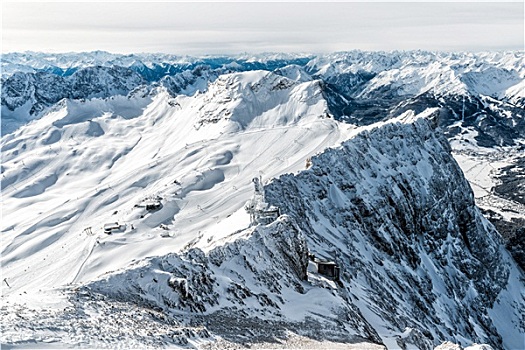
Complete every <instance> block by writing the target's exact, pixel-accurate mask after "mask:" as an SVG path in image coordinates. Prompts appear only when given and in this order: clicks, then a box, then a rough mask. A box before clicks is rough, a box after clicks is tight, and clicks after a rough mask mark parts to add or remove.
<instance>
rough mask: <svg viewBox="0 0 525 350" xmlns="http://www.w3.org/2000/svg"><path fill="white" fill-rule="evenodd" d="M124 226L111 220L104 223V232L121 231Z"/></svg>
mask: <svg viewBox="0 0 525 350" xmlns="http://www.w3.org/2000/svg"><path fill="white" fill-rule="evenodd" d="M125 227H126V226H125V225H120V224H119V223H118V222H112V223H109V224H105V225H104V233H106V234H108V235H110V234H112V233H113V232H117V231H122V230H123V229H124V228H125Z"/></svg>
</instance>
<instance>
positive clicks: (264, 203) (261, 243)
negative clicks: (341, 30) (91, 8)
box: [0, 51, 525, 349]
mask: <svg viewBox="0 0 525 350" xmlns="http://www.w3.org/2000/svg"><path fill="white" fill-rule="evenodd" d="M53 57H54V56H53V55H47V54H32V53H26V54H12V55H11V56H9V57H8V59H6V60H5V61H3V64H4V66H5V67H8V68H9V69H12V71H9V69H8V73H9V74H7V75H5V76H4V77H3V84H2V126H3V127H4V125H8V126H7V129H3V131H2V133H3V134H4V136H3V137H2V141H1V146H2V169H1V170H2V201H3V219H2V253H1V259H2V260H1V262H2V278H3V279H4V281H3V284H2V301H3V302H2V307H1V309H0V312H1V313H2V320H3V321H2V328H3V332H2V336H1V337H2V338H1V342H2V343H9V344H18V345H22V346H30V345H31V344H32V343H33V342H35V341H36V342H37V343H38V344H39V345H42V344H44V343H50V345H51V346H73V345H76V346H79V345H80V346H88V347H115V346H117V345H118V346H124V347H141V348H142V347H159V346H193V347H198V348H203V347H204V348H205V347H206V346H212V345H211V344H214V343H216V342H219V344H221V343H220V342H225V343H224V344H226V345H224V346H232V347H236V346H237V347H240V346H242V344H245V343H246V342H249V343H259V344H268V342H275V341H276V340H278V339H286V338H288V339H296V338H293V337H300V339H302V340H301V341H305V339H309V340H308V341H320V340H321V341H325V342H331V343H330V344H340V343H341V342H344V343H345V344H347V345H348V346H351V345H350V344H356V345H355V346H356V348H363V347H370V348H374V349H375V348H381V344H383V345H386V346H387V347H388V348H411V347H416V348H419V349H432V348H434V347H435V346H437V345H439V344H441V343H443V342H445V341H451V342H454V343H457V344H461V345H462V346H466V345H470V344H472V343H487V344H490V345H492V346H493V347H494V348H505V349H514V348H519V347H520V346H521V345H523V343H522V342H521V335H522V334H523V332H524V331H525V329H524V328H523V324H524V320H523V315H521V314H520V310H522V309H523V308H525V305H524V301H523V300H524V299H523V298H524V295H523V290H525V288H524V287H525V286H524V282H523V281H524V277H523V271H522V270H520V268H519V267H518V265H517V264H516V262H515V261H514V260H513V258H512V257H510V255H509V252H508V251H507V250H505V248H504V245H505V244H508V245H509V243H508V242H506V241H504V240H503V238H502V237H501V236H500V235H499V234H498V232H496V230H495V229H494V227H493V226H492V224H491V223H490V222H489V221H487V219H486V218H485V217H484V216H483V215H482V212H481V211H480V209H478V208H477V207H476V203H477V204H482V207H483V209H484V213H485V214H486V215H488V214H489V213H492V214H491V216H489V218H490V219H491V220H492V221H493V222H496V223H499V225H500V226H498V229H500V227H506V228H507V229H508V232H507V233H508V234H509V236H511V237H512V239H514V240H515V241H513V243H511V244H510V245H509V247H510V248H511V249H514V250H513V253H514V256H515V257H519V256H520V254H521V253H520V252H521V250H520V249H521V248H520V247H521V244H522V242H523V241H522V238H521V237H523V236H522V235H521V236H520V235H519V232H518V231H516V227H518V225H519V223H520V222H521V221H519V220H521V219H522V216H521V215H520V214H519V207H516V206H519V205H520V204H519V203H520V198H521V199H522V198H523V197H519V196H520V195H519V193H520V192H519V191H522V189H523V188H522V187H520V186H521V185H520V184H521V182H520V181H522V180H521V178H520V177H519V173H516V172H515V169H516V168H517V167H519V166H520V165H519V164H521V163H519V160H520V159H523V158H522V156H523V155H522V153H520V147H522V146H520V144H521V143H522V142H523V141H522V140H523V139H524V137H523V131H524V129H523V125H524V121H523V120H524V116H523V110H522V109H521V107H520V105H519V104H520V103H522V100H520V99H519V98H518V99H517V100H513V98H514V97H515V96H518V97H519V93H521V92H520V91H519V88H516V86H518V87H519V84H520V83H523V77H524V76H523V74H524V70H523V64H522V62H523V55H522V53H499V54H476V55H474V54H436V53H427V52H408V53H397V52H394V53H364V52H358V51H356V52H350V53H338V54H333V55H326V56H316V57H314V56H308V55H298V56H286V55H285V56H282V55H267V56H264V55H263V56H260V57H250V56H248V55H246V56H237V57H229V58H225V57H222V58H217V57H208V58H202V59H193V58H187V57H186V58H180V57H179V58H176V57H173V56H169V57H168V56H167V55H129V56H122V55H111V54H107V53H102V52H96V53H92V54H89V55H86V56H85V57H82V58H79V57H76V58H75V57H74V55H64V56H59V55H58V56H56V57H55V58H54V59H53ZM3 60H4V58H3ZM177 60H178V61H177ZM520 60H521V64H520ZM50 62H56V64H55V65H54V67H61V69H63V70H62V71H61V72H58V71H54V69H51V68H49V67H51V66H53V64H51V63H50ZM168 62H171V63H170V64H172V65H175V64H179V65H178V66H177V67H178V68H177V69H173V70H166V71H164V73H163V74H157V75H151V74H150V73H151V72H150V71H148V72H149V73H148V72H147V71H146V70H145V69H144V67H147V68H148V69H153V68H152V67H153V66H152V64H153V63H155V64H157V65H159V66H162V65H164V64H167V63H168ZM13 67H15V68H13ZM140 67H142V68H140ZM261 68H262V69H261ZM17 69H18V70H20V72H15V70H17ZM66 69H73V70H74V72H72V74H66V73H64V72H65V70H66ZM155 69H156V68H155ZM44 71H46V72H44ZM447 72H448V73H447ZM440 74H445V76H442V75H440ZM447 74H449V75H447ZM452 78H453V79H452ZM403 81H404V82H405V84H404V83H403ZM496 81H497V82H498V83H497V84H496V83H494V82H496ZM443 84H448V85H443ZM429 86H430V88H429ZM432 86H433V87H434V90H433V91H432V92H431V91H430V90H432ZM456 87H457V89H456V90H454V89H455V88H456ZM507 91H511V92H512V93H514V92H516V91H517V95H516V94H514V95H512V96H511V95H508V94H507ZM463 96H464V97H463ZM463 101H464V102H463ZM520 101H521V102H520ZM31 110H33V111H32V112H31ZM4 113H5V114H4ZM6 116H7V118H6ZM4 118H5V119H6V120H10V121H11V124H4ZM30 120H32V121H31V122H29V123H27V122H28V121H30ZM447 138H448V141H447ZM449 142H450V145H451V146H452V148H451V146H449ZM502 154H505V158H504V159H503V158H501V155H502ZM452 155H453V156H454V157H453V156H452ZM454 158H455V159H456V160H457V161H458V162H459V164H460V165H461V166H462V169H463V171H464V172H465V175H466V176H467V178H468V180H469V181H470V184H469V182H468V181H467V180H466V179H465V177H464V175H463V172H462V171H461V169H460V168H459V167H458V163H457V162H456V160H455V159H454ZM480 159H481V160H483V162H482V163H479V162H477V161H479V160H480ZM496 159H499V160H498V161H496ZM476 162H477V163H476ZM483 164H489V165H490V166H493V167H494V168H495V169H496V170H497V169H501V171H500V172H496V171H492V172H489V171H485V170H483V169H485V168H482V170H483V171H478V167H479V166H483ZM476 174H477V175H476ZM498 176H499V177H501V178H502V179H505V180H502V182H500V183H499V185H498V184H497V183H496V181H497V177H498ZM261 178H262V180H263V181H262V183H264V186H263V185H261V184H260V180H258V179H261ZM254 179H256V180H254ZM508 179H511V180H508ZM254 181H255V182H254ZM476 181H481V183H478V185H481V186H482V187H483V188H487V187H491V186H492V187H494V188H495V190H494V191H493V192H491V193H490V195H487V194H485V193H481V190H482V189H480V188H481V187H480V188H477V187H474V184H475V183H476ZM509 181H510V182H511V183H512V184H513V185H508V183H509ZM254 184H255V188H254ZM470 186H473V189H474V192H473V191H472V189H471V187H470ZM498 186H499V187H498ZM514 192H516V193H515V194H514V197H511V196H510V195H509V194H510V193H514ZM483 200H485V202H484V201H483ZM489 200H490V202H489ZM475 201H476V203H475ZM505 201H506V202H505ZM502 203H503V204H502ZM508 203H512V204H511V205H509V204H508ZM516 208H518V210H516ZM489 210H490V211H489ZM498 215H499V216H498ZM516 220H517V221H516ZM504 225H507V226H504ZM500 231H501V229H500ZM106 232H108V233H110V234H107V233H106ZM517 232H518V233H517ZM314 257H315V259H314ZM320 259H321V260H320ZM325 260H328V262H327V261H325ZM323 261H325V262H323ZM331 262H333V263H336V264H337V265H338V267H339V268H340V278H333V277H329V276H327V272H326V271H325V272H323V267H324V266H333V265H330V264H331ZM522 267H523V266H522ZM326 268H328V269H330V268H331V267H326ZM330 271H332V272H330V273H328V274H333V273H335V272H334V271H335V270H330ZM16 315H21V317H18V316H16ZM119 315H120V316H119ZM124 315H127V316H124ZM139 319H140V320H141V323H140V324H139V323H138V320H139ZM101 333H103V334H104V335H103V336H100V334H101ZM221 339H222V340H221ZM210 342H211V343H210ZM363 342H366V345H365V343H363ZM316 344H322V343H316ZM358 344H361V345H358ZM261 346H263V347H264V345H261ZM319 346H321V345H319ZM334 346H335V345H334Z"/></svg>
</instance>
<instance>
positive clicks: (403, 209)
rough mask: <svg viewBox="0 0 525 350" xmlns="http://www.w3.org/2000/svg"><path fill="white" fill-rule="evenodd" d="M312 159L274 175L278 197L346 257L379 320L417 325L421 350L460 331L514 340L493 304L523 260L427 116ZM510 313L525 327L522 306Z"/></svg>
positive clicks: (317, 247) (353, 285)
mask: <svg viewBox="0 0 525 350" xmlns="http://www.w3.org/2000/svg"><path fill="white" fill-rule="evenodd" d="M312 163H313V165H312V167H311V169H309V170H307V171H304V172H301V173H300V174H298V175H285V176H282V177H281V178H279V179H278V180H275V181H273V182H272V183H271V184H270V185H269V186H268V187H267V188H266V193H267V200H268V202H269V203H271V204H273V205H276V206H278V207H280V208H281V211H282V212H283V213H286V214H287V215H290V216H292V217H296V218H301V219H300V220H298V224H299V226H300V227H301V230H302V231H303V233H304V234H305V236H306V237H307V241H308V245H309V247H310V250H311V251H312V252H314V253H315V254H316V255H319V256H321V257H332V258H334V259H336V261H337V262H338V263H339V264H340V265H341V267H342V270H343V274H342V282H343V286H344V287H343V289H346V290H347V291H348V293H349V294H350V295H351V296H352V302H354V303H355V304H357V305H360V307H361V309H368V310H369V311H371V312H373V313H374V314H375V315H376V316H377V317H378V319H380V320H381V322H379V323H380V324H382V326H380V327H379V328H381V327H384V328H383V329H390V330H392V329H396V330H397V331H398V332H403V331H404V330H406V329H411V332H415V334H418V336H417V337H416V338H418V339H419V340H418V341H420V342H421V343H420V344H419V345H418V346H420V347H421V348H431V346H432V344H434V345H436V341H442V340H445V339H455V338H456V337H457V335H459V334H461V335H462V336H463V337H464V338H466V339H471V340H472V341H476V342H488V343H490V344H492V345H494V346H496V347H498V348H500V347H502V346H505V347H507V348H512V347H511V346H510V345H511V344H512V341H513V340H512V339H502V337H501V334H500V333H499V331H498V327H501V324H499V322H500V321H499V320H498V319H494V318H491V312H490V310H491V309H493V308H497V307H496V305H495V303H496V301H497V300H498V299H499V298H500V295H501V293H502V292H503V291H504V290H506V288H507V287H508V286H509V285H510V284H512V283H516V280H514V281H511V279H510V277H509V276H511V270H513V269H515V265H514V263H513V261H512V260H511V259H510V258H509V256H508V254H507V252H506V251H505V250H504V249H503V248H502V240H501V238H500V236H499V235H498V233H497V232H496V231H495V229H494V228H493V227H492V225H491V224H489V223H488V221H487V220H486V219H485V218H484V217H483V216H482V215H481V214H480V212H479V210H478V209H477V208H476V206H475V204H474V198H473V194H472V191H471V190H470V187H469V184H468V182H467V181H466V180H465V179H464V177H463V176H462V173H461V170H460V169H459V167H458V165H457V164H456V162H455V161H454V159H453V158H452V157H451V155H450V149H449V146H448V143H447V142H446V140H445V139H444V138H442V137H438V136H436V135H435V134H434V131H433V130H432V129H431V128H430V126H429V124H428V123H427V122H423V121H418V122H416V123H415V124H413V125H396V124H393V125H387V126H385V127H383V128H380V129H376V130H373V131H371V132H370V133H368V132H365V133H363V134H361V135H359V136H358V137H356V138H355V139H353V140H351V141H349V142H346V143H345V144H344V145H343V147H342V148H340V149H332V150H328V151H326V152H324V153H323V154H320V155H319V156H316V157H314V158H313V159H312ZM513 278H515V277H513ZM518 283H522V282H519V281H518ZM515 298H516V299H515V301H514V302H516V303H517V304H515V305H521V308H523V301H521V302H520V301H519V300H520V299H519V295H516V296H515ZM516 310H517V309H516ZM508 317H509V319H512V320H513V321H512V322H509V323H513V324H515V326H517V327H522V326H519V323H518V322H522V321H523V320H522V319H521V321H520V318H522V316H519V313H518V312H517V311H515V313H514V314H513V315H508ZM377 326H379V325H378V324H376V327H377ZM376 329H378V328H376ZM521 331H523V329H521ZM379 333H380V334H381V331H379ZM403 342H404V340H403V339H402V338H401V339H398V344H399V346H403ZM425 344H426V345H425ZM515 345H519V343H515Z"/></svg>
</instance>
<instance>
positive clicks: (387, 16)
mask: <svg viewBox="0 0 525 350" xmlns="http://www.w3.org/2000/svg"><path fill="white" fill-rule="evenodd" d="M2 10H3V11H2V19H3V24H2V39H3V40H2V41H3V47H2V51H3V52H10V51H25V50H33V51H48V52H65V51H91V50H107V51H111V52H122V53H129V52H151V51H158V52H168V53H176V54H194V55H198V54H205V53H238V52H244V51H248V52H261V51H287V52H298V51H305V52H306V51H307V52H328V51H341V50H351V49H363V50H394V49H398V50H405V49H425V50H473V51H480V50H498V49H514V50H516V49H523V41H524V34H523V31H524V20H523V10H524V4H523V2H513V3H488V2H487V3H477V2H470V3H453V2H446V3H415V2H401V3H383V2H381V3H379V2H367V3H362V2H330V3H297V2H294V3H276V2H274V3H266V2H265V3H258V2H257V3H253V2H252V3H245V2H237V3H217V2H215V3H195V2H192V3H175V2H161V3H140V2H131V3H125V2H109V3H108V2H100V3H78V2H77V3H71V2H49V3H46V2H40V3H24V2H4V3H3V8H2Z"/></svg>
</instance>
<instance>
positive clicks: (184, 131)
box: [1, 71, 352, 295]
mask: <svg viewBox="0 0 525 350" xmlns="http://www.w3.org/2000/svg"><path fill="white" fill-rule="evenodd" d="M254 89H258V91H257V94H255V93H254V92H252V93H251V94H250V93H248V92H247V91H252V90H254ZM241 95H242V96H243V99H240V98H238V97H239V96H241ZM133 98H134V100H131V101H130V100H129V99H128V98H126V97H114V98H112V99H108V100H100V99H93V100H90V101H85V102H79V101H64V103H63V104H62V106H61V107H57V108H55V111H53V112H51V113H49V114H48V115H46V116H45V117H44V118H42V119H40V120H37V121H35V122H33V123H31V124H29V125H27V126H26V127H23V128H21V129H20V130H19V131H17V132H16V133H15V134H14V135H9V136H7V137H6V138H4V139H3V140H2V153H3V155H4V160H3V165H2V167H3V168H2V183H3V208H4V212H3V220H2V236H3V244H2V258H1V259H2V260H1V262H2V266H3V275H4V277H5V278H6V279H7V281H8V283H9V285H10V288H7V286H6V285H5V284H4V285H3V286H2V293H3V294H4V295H10V294H18V293H23V292H30V291H35V290H37V289H38V290H46V289H52V288H57V287H61V286H65V285H70V284H77V283H82V282H87V281H90V280H92V279H95V278H97V277H99V276H101V275H102V274H104V273H106V272H109V271H114V270H119V269H122V268H125V267H126V266H127V265H128V264H130V263H131V262H132V261H135V260H137V261H139V260H141V259H143V258H145V257H149V256H157V255H164V254H167V253H171V252H178V251H180V250H182V249H184V248H188V247H190V246H191V247H193V246H196V247H200V248H202V249H205V250H207V249H210V248H212V247H214V246H216V245H217V244H222V243H224V241H225V240H231V239H233V238H234V235H233V233H234V232H235V231H238V230H241V229H243V228H246V227H247V226H248V225H249V216H248V214H247V213H246V212H245V210H244V209H243V206H244V204H245V202H246V201H247V200H248V199H249V198H250V197H251V196H252V193H253V186H252V178H253V177H256V176H262V178H263V179H270V178H273V177H275V176H278V175H279V174H283V173H286V172H296V171H298V170H300V169H303V168H304V167H305V163H306V159H307V158H308V157H310V156H311V155H313V154H315V153H317V152H320V151H322V150H324V149H325V148H327V147H330V146H333V145H337V144H338V143H340V142H341V141H342V140H344V139H346V138H348V137H349V135H350V133H351V131H352V127H351V126H349V125H344V124H341V123H338V122H336V121H334V120H333V119H330V118H328V117H327V113H326V104H325V101H324V100H323V99H322V97H321V94H320V91H319V86H318V84H317V83H316V82H306V83H296V82H293V81H291V80H288V79H286V78H283V77H280V76H276V75H273V74H271V73H268V72H263V71H255V72H249V73H242V74H233V75H226V76H222V77H221V78H219V79H218V80H217V81H216V82H215V83H214V84H212V85H211V86H210V87H209V89H208V91H207V92H206V93H204V94H198V95H195V96H192V97H189V96H178V97H176V98H173V97H171V96H170V95H169V94H168V93H167V92H166V91H165V90H163V89H161V88H160V89H158V90H157V91H155V92H154V93H153V94H151V95H146V96H136V97H133ZM250 98H251V100H248V99H250ZM228 101H229V102H228ZM123 106H125V108H124V107H123ZM130 106H131V107H130ZM156 199H158V200H159V201H160V202H161V203H162V208H161V209H160V210H158V211H154V212H148V211H147V210H145V208H144V205H145V204H144V203H145V201H147V200H156ZM114 222H118V223H119V225H122V230H120V231H119V232H114V233H113V234H111V235H107V234H105V233H103V226H104V225H105V224H106V223H114Z"/></svg>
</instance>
